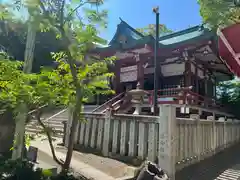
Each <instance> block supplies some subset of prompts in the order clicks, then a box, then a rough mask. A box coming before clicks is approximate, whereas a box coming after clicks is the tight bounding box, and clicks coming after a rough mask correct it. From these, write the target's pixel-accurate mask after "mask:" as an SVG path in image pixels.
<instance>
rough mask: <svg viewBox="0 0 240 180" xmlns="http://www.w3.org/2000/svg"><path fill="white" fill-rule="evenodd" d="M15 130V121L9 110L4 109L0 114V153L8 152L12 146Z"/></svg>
mask: <svg viewBox="0 0 240 180" xmlns="http://www.w3.org/2000/svg"><path fill="white" fill-rule="evenodd" d="M14 131H15V121H14V119H13V113H12V112H11V111H5V112H3V113H1V114H0V154H5V153H9V152H10V148H11V147H12V146H13V138H14Z"/></svg>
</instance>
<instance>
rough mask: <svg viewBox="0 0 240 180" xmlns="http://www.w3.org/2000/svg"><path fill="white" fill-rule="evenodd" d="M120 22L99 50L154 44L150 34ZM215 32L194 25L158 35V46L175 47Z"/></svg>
mask: <svg viewBox="0 0 240 180" xmlns="http://www.w3.org/2000/svg"><path fill="white" fill-rule="evenodd" d="M120 20H121V22H120V24H119V25H118V27H117V30H116V33H115V35H114V37H113V38H112V40H111V41H110V42H109V44H108V46H107V47H106V46H105V47H98V48H97V49H98V50H99V51H106V50H111V49H112V50H114V49H128V48H134V47H135V46H138V45H144V44H148V45H150V46H154V37H153V36H151V35H148V36H144V35H143V34H141V33H139V32H138V31H137V30H136V29H134V28H133V27H131V26H130V25H129V24H127V23H126V22H125V21H123V20H122V19H120ZM121 36H122V37H124V38H125V39H126V43H120V41H119V39H121ZM214 36H215V34H214V33H213V32H211V31H210V30H209V29H208V28H206V27H205V26H203V25H199V26H194V27H191V28H188V29H185V30H182V31H178V32H175V33H171V34H168V35H164V36H161V37H159V47H160V48H175V47H177V46H179V45H181V44H186V43H195V42H197V41H199V40H203V39H206V40H207V39H210V38H213V37H214Z"/></svg>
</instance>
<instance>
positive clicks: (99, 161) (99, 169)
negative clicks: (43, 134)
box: [31, 139, 134, 180]
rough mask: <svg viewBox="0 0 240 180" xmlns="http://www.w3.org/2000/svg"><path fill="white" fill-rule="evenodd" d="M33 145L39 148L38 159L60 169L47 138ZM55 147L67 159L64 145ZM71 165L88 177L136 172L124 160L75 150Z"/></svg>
mask: <svg viewBox="0 0 240 180" xmlns="http://www.w3.org/2000/svg"><path fill="white" fill-rule="evenodd" d="M56 143H57V142H55V144H56ZM31 145H32V146H35V147H37V148H38V149H39V150H38V151H39V153H38V159H39V160H40V162H44V163H45V164H49V165H51V166H55V167H58V169H59V170H60V167H59V166H58V165H57V164H56V163H55V162H54V161H53V160H52V156H51V152H50V148H49V145H48V142H47V141H46V140H43V141H41V140H40V139H37V140H34V141H33V142H32V143H31ZM55 149H56V154H57V156H58V157H59V158H61V159H65V154H66V149H65V148H63V147H59V148H57V147H56V148H55ZM71 167H72V168H73V169H74V171H75V172H79V173H80V174H82V175H84V176H85V177H87V178H90V179H96V180H113V179H117V178H123V177H127V176H129V175H130V174H133V173H134V168H132V167H130V166H128V165H126V164H124V163H122V162H119V161H116V160H113V159H110V158H104V157H101V156H97V155H94V154H91V153H79V152H74V153H73V159H72V162H71Z"/></svg>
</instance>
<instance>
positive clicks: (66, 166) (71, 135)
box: [61, 29, 82, 173]
mask: <svg viewBox="0 0 240 180" xmlns="http://www.w3.org/2000/svg"><path fill="white" fill-rule="evenodd" d="M61 33H62V37H63V40H64V41H65V42H66V44H67V45H68V46H67V51H66V55H67V57H68V64H69V66H70V71H71V74H72V78H73V84H74V86H75V88H76V89H75V90H76V101H75V102H76V103H75V104H74V106H73V114H72V124H71V127H70V133H69V137H68V138H69V139H68V147H67V154H66V159H65V162H64V165H63V169H62V173H65V172H67V171H68V170H69V167H70V163H71V159H72V154H73V146H74V134H75V132H76V129H77V124H78V121H79V120H80V113H81V108H82V92H81V86H80V82H79V80H78V77H77V69H76V66H75V64H74V60H73V58H72V55H71V52H70V48H69V46H70V44H71V42H70V40H69V39H68V37H67V35H66V33H65V31H64V30H63V29H61Z"/></svg>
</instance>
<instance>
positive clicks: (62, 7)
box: [60, 0, 65, 27]
mask: <svg viewBox="0 0 240 180" xmlns="http://www.w3.org/2000/svg"><path fill="white" fill-rule="evenodd" d="M64 6H65V0H63V1H62V4H61V8H60V27H63V26H64V20H63V18H64Z"/></svg>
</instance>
